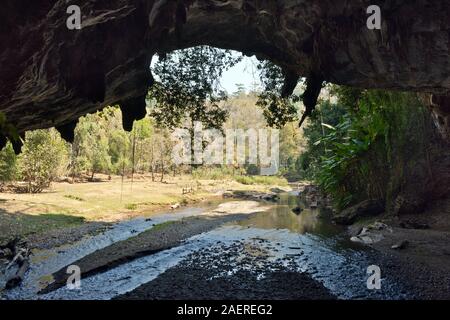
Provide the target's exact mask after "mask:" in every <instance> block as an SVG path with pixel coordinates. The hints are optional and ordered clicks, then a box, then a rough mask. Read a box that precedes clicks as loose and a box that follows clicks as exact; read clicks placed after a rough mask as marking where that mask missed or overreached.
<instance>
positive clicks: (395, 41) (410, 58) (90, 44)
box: [0, 0, 450, 141]
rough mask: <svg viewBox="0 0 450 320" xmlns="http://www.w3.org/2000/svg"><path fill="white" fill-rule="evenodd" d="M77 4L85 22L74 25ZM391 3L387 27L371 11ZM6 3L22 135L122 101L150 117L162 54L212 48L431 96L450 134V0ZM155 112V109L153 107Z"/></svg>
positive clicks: (9, 76) (4, 82)
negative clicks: (149, 97)
mask: <svg viewBox="0 0 450 320" xmlns="http://www.w3.org/2000/svg"><path fill="white" fill-rule="evenodd" d="M71 3H73V4H77V5H79V6H80V7H81V12H82V29H81V30H68V28H67V27H66V20H67V18H68V17H69V15H68V14H67V12H66V10H67V7H68V5H69V4H71ZM371 4H378V5H379V6H380V7H381V9H382V28H381V30H369V29H368V28H367V27H366V20H367V18H368V14H367V13H366V8H367V7H368V6H369V5H371ZM2 6H3V7H2V10H1V11H0V112H2V113H4V115H5V116H6V117H7V120H8V122H10V123H11V124H13V125H14V126H15V127H16V128H17V129H18V130H19V132H23V131H24V130H28V129H36V128H46V127H52V126H57V127H59V128H71V127H73V121H74V120H76V119H77V118H78V117H79V116H81V115H84V114H86V113H89V112H94V111H96V110H99V109H101V108H103V107H104V106H107V105H111V104H120V105H121V106H122V109H123V110H124V111H125V114H126V115H125V116H124V118H125V119H124V121H125V122H126V125H127V126H128V127H129V125H130V122H131V123H132V121H133V120H134V119H138V118H140V117H142V116H143V111H145V101H144V99H145V95H146V92H147V89H148V87H149V86H150V85H151V84H152V82H153V79H152V76H151V74H150V70H149V65H150V61H151V58H152V56H153V55H154V54H155V53H157V52H165V51H170V50H174V49H179V48H185V47H190V46H194V45H201V44H208V45H213V46H217V47H221V48H227V49H234V50H238V51H242V52H244V53H245V54H248V55H253V54H255V55H257V56H258V57H260V58H269V59H271V60H273V61H274V62H276V63H278V64H279V65H280V66H282V67H283V68H285V69H286V70H289V71H291V72H294V73H296V74H298V75H301V76H306V77H308V76H310V75H312V74H320V76H321V77H322V78H323V79H324V80H326V81H329V82H333V83H336V84H345V85H350V86H356V87H361V88H385V89H400V90H410V91H418V92H421V93H425V94H427V95H428V97H429V102H430V103H429V104H428V105H429V107H430V111H431V112H432V114H433V115H434V118H435V121H436V124H437V126H438V128H439V130H440V132H441V133H442V135H443V136H444V137H446V138H447V139H448V141H450V134H449V132H450V120H449V119H450V110H449V98H448V97H449V96H450V50H449V48H450V46H449V40H450V25H449V23H448V22H449V21H450V2H449V1H447V0H416V1H406V0H405V1H401V0H386V1H365V0H354V1H347V0H320V1H319V0H286V1H272V0H271V1H269V0H187V1H180V0H178V1H176V0H96V1H91V0H79V1H76V2H75V1H65V0H40V1H25V0H5V1H3V2H2ZM143 108H144V110H143Z"/></svg>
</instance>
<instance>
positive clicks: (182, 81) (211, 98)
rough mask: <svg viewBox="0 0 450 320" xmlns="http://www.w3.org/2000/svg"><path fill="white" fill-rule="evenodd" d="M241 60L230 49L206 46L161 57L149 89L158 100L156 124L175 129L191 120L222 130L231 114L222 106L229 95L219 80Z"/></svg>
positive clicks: (155, 113)
mask: <svg viewBox="0 0 450 320" xmlns="http://www.w3.org/2000/svg"><path fill="white" fill-rule="evenodd" d="M240 60H241V57H240V56H236V55H235V54H233V53H232V52H231V51H228V50H221V49H216V48H212V47H207V46H200V47H194V48H189V49H185V50H180V51H175V52H172V53H168V54H166V55H164V56H160V57H159V60H158V62H157V63H156V64H155V65H154V67H153V68H152V71H153V73H154V74H155V76H156V79H157V83H156V84H155V85H154V86H153V87H152V88H151V89H150V91H149V97H150V98H151V99H154V100H155V104H154V106H153V108H152V110H151V115H152V117H153V118H154V119H155V121H156V123H157V124H158V125H159V126H163V127H168V128H171V129H173V128H177V127H180V125H181V124H182V122H183V120H184V119H189V121H190V123H193V122H195V121H199V122H202V123H203V126H204V127H205V128H215V129H220V128H221V127H222V125H223V123H224V122H225V121H226V119H227V116H228V113H227V112H226V110H224V109H222V108H221V107H220V106H219V102H220V101H223V100H226V98H227V95H226V92H225V91H223V90H221V89H220V82H219V80H220V78H221V76H222V74H223V72H224V71H226V70H227V69H229V68H231V67H232V66H234V65H235V64H236V63H238V62H239V61H240Z"/></svg>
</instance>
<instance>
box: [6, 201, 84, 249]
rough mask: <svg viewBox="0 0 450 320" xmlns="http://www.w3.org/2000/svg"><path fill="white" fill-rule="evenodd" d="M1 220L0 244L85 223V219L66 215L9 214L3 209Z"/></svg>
mask: <svg viewBox="0 0 450 320" xmlns="http://www.w3.org/2000/svg"><path fill="white" fill-rule="evenodd" d="M0 219H1V223H0V243H2V242H4V241H6V240H8V239H10V238H12V237H15V236H18V235H20V236H28V235H31V234H40V233H43V232H45V231H49V230H53V229H60V228H69V227H74V226H77V225H81V224H83V223H84V222H85V219H84V218H83V217H75V216H70V215H65V214H40V215H26V214H21V213H16V214H9V213H5V212H4V211H3V210H1V209H0Z"/></svg>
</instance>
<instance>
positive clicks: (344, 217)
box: [333, 200, 384, 225]
mask: <svg viewBox="0 0 450 320" xmlns="http://www.w3.org/2000/svg"><path fill="white" fill-rule="evenodd" d="M383 211H384V205H383V203H382V202H381V201H378V200H365V201H362V202H361V203H358V204H357V205H355V206H352V207H350V208H347V209H344V210H342V211H341V212H340V213H339V214H338V215H336V216H334V217H333V221H335V222H336V223H339V224H344V225H350V224H352V223H354V222H355V221H356V220H357V219H361V218H367V217H374V216H377V215H379V214H381V213H383Z"/></svg>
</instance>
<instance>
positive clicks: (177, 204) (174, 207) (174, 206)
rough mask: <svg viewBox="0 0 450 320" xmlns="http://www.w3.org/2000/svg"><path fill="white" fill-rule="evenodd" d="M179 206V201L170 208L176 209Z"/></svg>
mask: <svg viewBox="0 0 450 320" xmlns="http://www.w3.org/2000/svg"><path fill="white" fill-rule="evenodd" d="M179 207H180V204H179V203H175V204H173V205H171V206H170V209H172V210H175V209H178V208H179Z"/></svg>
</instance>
